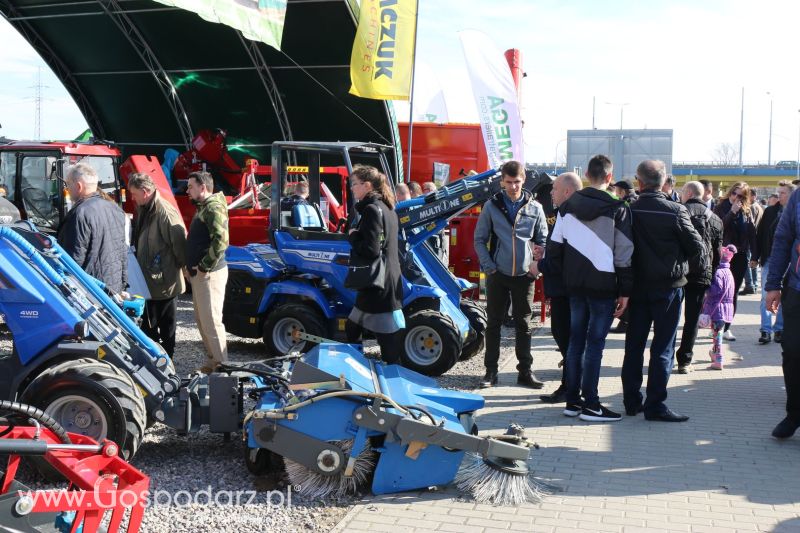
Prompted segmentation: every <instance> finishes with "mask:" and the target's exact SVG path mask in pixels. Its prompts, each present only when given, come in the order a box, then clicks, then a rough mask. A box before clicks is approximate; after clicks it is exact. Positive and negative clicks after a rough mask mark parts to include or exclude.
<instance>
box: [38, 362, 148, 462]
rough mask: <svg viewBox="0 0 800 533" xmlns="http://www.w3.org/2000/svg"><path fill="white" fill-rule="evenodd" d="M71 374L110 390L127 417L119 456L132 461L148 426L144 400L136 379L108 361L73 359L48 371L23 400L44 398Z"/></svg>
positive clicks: (39, 377)
mask: <svg viewBox="0 0 800 533" xmlns="http://www.w3.org/2000/svg"><path fill="white" fill-rule="evenodd" d="M71 375H77V376H80V377H81V378H83V379H89V380H91V381H94V382H96V383H97V384H98V385H101V386H103V387H105V388H106V389H108V390H109V391H110V392H111V394H112V395H113V396H114V397H115V399H116V401H117V402H118V403H119V406H120V407H121V408H122V412H123V415H124V417H125V429H126V436H125V442H117V444H118V445H119V448H120V456H122V457H123V458H124V459H130V458H131V457H133V456H134V455H136V452H137V451H138V450H139V445H140V444H141V442H142V438H143V437H144V432H145V429H146V425H147V412H146V409H145V405H144V398H143V397H142V393H141V392H140V390H139V388H138V387H137V386H136V384H135V383H134V382H133V379H132V378H131V377H130V376H129V375H128V374H126V373H124V372H123V371H122V370H121V369H119V368H117V367H115V366H114V365H112V364H110V363H107V362H105V361H101V360H96V359H86V358H83V359H73V360H69V361H64V362H62V363H60V364H58V365H55V366H53V367H51V368H48V369H47V370H45V371H44V372H42V373H41V374H39V376H37V377H36V378H35V379H34V380H33V381H32V382H31V384H30V385H29V386H28V388H26V389H25V392H24V393H23V397H25V398H28V399H30V400H31V401H32V398H37V397H41V395H42V394H43V390H42V389H46V388H47V386H48V385H49V383H50V382H52V380H55V379H64V378H68V377H70V376H71Z"/></svg>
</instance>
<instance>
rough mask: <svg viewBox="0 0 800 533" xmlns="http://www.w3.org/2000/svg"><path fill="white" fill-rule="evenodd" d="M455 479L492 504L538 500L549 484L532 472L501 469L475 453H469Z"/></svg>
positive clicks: (473, 495)
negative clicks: (497, 468)
mask: <svg viewBox="0 0 800 533" xmlns="http://www.w3.org/2000/svg"><path fill="white" fill-rule="evenodd" d="M455 482H456V486H457V487H458V488H459V490H461V491H463V492H467V493H469V494H470V495H472V497H473V498H474V499H475V501H476V502H478V503H488V504H491V505H520V504H523V503H538V502H540V501H542V498H543V497H544V496H545V495H547V494H548V491H547V489H546V486H545V485H544V484H542V483H539V482H538V481H537V480H536V479H534V478H533V476H531V475H530V474H528V473H526V474H509V473H506V472H501V471H500V470H496V469H494V468H492V467H491V466H490V465H488V464H486V462H485V461H484V460H483V458H482V457H481V456H479V455H475V454H467V456H466V458H465V459H464V464H462V465H461V469H460V470H459V471H458V474H457V475H456V479H455Z"/></svg>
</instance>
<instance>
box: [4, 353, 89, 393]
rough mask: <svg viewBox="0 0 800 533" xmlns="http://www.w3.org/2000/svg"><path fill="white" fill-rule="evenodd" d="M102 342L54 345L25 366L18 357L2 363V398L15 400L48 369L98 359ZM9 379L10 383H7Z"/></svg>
mask: <svg viewBox="0 0 800 533" xmlns="http://www.w3.org/2000/svg"><path fill="white" fill-rule="evenodd" d="M101 346H103V343H102V342H97V341H81V342H68V341H67V342H60V343H56V344H53V345H52V346H50V347H49V348H48V349H46V350H45V351H44V352H42V353H41V354H39V355H38V356H36V357H35V358H34V360H33V361H32V362H31V363H30V364H28V365H25V366H23V365H22V363H21V361H20V360H19V358H18V357H9V358H6V359H3V360H2V361H0V397H2V399H6V400H15V399H16V397H17V396H18V395H19V393H21V392H22V391H23V390H24V389H25V387H26V386H27V384H28V383H30V382H31V381H32V380H33V379H34V378H35V377H36V376H38V375H39V374H41V373H42V372H43V371H44V370H46V369H47V368H50V367H52V366H55V365H57V364H59V363H61V362H63V361H67V360H70V359H84V358H86V359H97V353H98V350H99V349H100V347H101ZM7 379H8V381H6V380H7Z"/></svg>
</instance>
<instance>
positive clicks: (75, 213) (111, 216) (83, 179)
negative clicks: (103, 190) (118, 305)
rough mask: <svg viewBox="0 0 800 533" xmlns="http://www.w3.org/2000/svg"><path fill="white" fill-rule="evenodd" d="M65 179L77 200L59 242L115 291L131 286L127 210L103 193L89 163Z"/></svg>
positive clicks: (67, 217)
mask: <svg viewBox="0 0 800 533" xmlns="http://www.w3.org/2000/svg"><path fill="white" fill-rule="evenodd" d="M65 178H66V179H65V182H66V185H67V189H68V191H69V196H70V198H71V199H72V201H73V202H75V203H74V204H73V206H72V209H70V211H69V213H67V216H66V217H64V222H63V223H62V224H61V229H60V230H59V232H58V242H59V244H61V246H62V247H63V248H64V250H65V251H66V252H67V253H68V254H69V255H70V257H72V259H74V260H75V262H76V263H78V265H79V266H80V267H81V268H82V269H83V270H85V271H86V273H87V274H89V275H90V276H93V277H95V278H97V279H99V280H100V281H102V282H103V283H105V284H106V286H107V287H108V288H109V289H111V290H112V291H114V292H122V291H123V290H125V287H126V286H127V285H128V246H127V245H126V244H125V243H126V241H127V235H126V232H125V213H123V212H122V209H120V208H119V206H118V205H117V204H115V203H114V202H111V201H109V200H106V199H104V198H103V197H102V196H100V193H99V192H98V190H97V183H98V181H99V179H98V177H97V172H96V171H95V169H94V168H93V167H91V166H90V165H87V164H86V163H78V164H77V165H74V166H71V167H69V168H68V169H67V172H66V174H65Z"/></svg>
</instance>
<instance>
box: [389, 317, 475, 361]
mask: <svg viewBox="0 0 800 533" xmlns="http://www.w3.org/2000/svg"><path fill="white" fill-rule="evenodd" d="M405 332H406V333H405V337H404V339H403V349H402V354H401V359H402V362H403V366H404V367H406V368H409V369H411V370H414V371H416V372H419V373H420V374H425V375H427V376H441V375H442V374H444V373H445V372H447V371H448V370H450V369H451V368H452V367H453V365H454V364H456V361H458V356H459V354H460V353H461V337H460V336H459V334H458V329H456V325H455V323H454V322H453V320H452V319H451V318H450V317H449V316H447V315H443V314H442V313H440V312H438V311H433V310H431V309H423V310H422V311H417V312H416V313H414V314H412V315H411V316H409V317H407V318H406V330H405Z"/></svg>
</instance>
